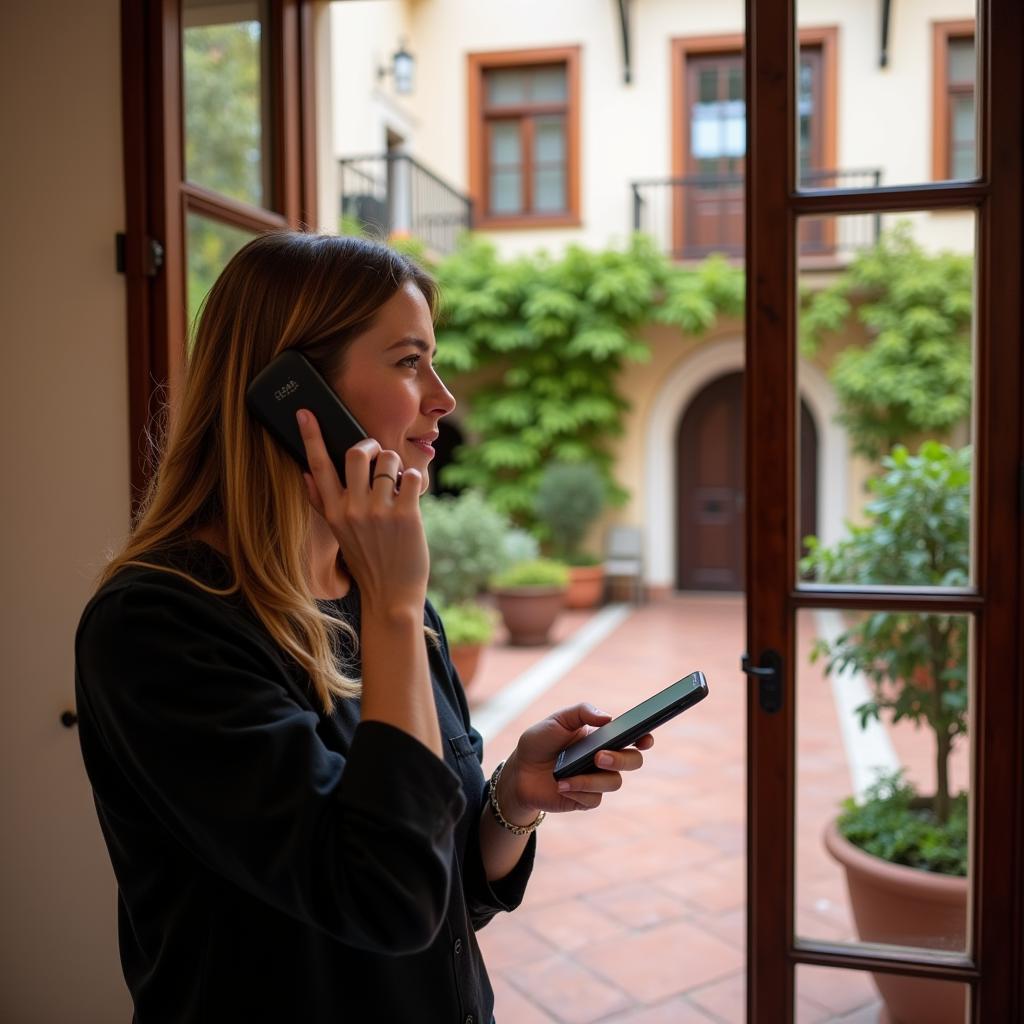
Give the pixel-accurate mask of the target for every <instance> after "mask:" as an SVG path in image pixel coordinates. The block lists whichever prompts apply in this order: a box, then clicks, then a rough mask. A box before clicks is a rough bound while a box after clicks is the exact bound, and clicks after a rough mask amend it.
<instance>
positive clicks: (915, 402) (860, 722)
mask: <svg viewBox="0 0 1024 1024" xmlns="http://www.w3.org/2000/svg"><path fill="white" fill-rule="evenodd" d="M803 6H804V4H803V3H801V4H800V5H799V9H798V5H797V3H796V2H795V0H752V2H751V3H750V4H749V5H748V18H749V20H748V45H747V51H746V81H747V83H750V84H748V88H747V110H748V111H749V112H750V114H749V132H748V147H747V155H746V161H747V176H746V190H747V191H746V197H747V222H746V229H747V237H746V241H747V246H746V248H747V253H748V273H747V282H748V283H747V289H748V291H747V341H746V344H747V350H746V358H747V374H746V380H745V384H746V387H745V406H744V408H745V415H746V423H745V438H746V453H747V464H746V481H747V487H746V494H747V505H746V508H747V516H746V523H747V527H746V529H747V534H746V541H747V543H746V580H747V650H748V658H747V659H746V661H745V668H746V671H747V673H748V680H749V687H750V688H749V691H748V716H747V724H748V822H749V825H748V828H749V836H748V907H749V909H748V981H749V984H748V993H747V1010H748V1012H747V1019H748V1021H749V1022H762V1024H768V1022H770V1024H779V1022H789V1021H794V1020H797V1019H801V1020H803V1019H806V1020H815V1021H822V1022H832V1021H840V1020H852V1019H856V1020H857V1021H864V1022H872V1024H873V1022H874V1021H879V1022H881V1021H886V1020H897V1021H900V1022H901V1024H943V1022H946V1021H949V1022H952V1024H964V1022H966V1021H971V1022H974V1024H982V1022H992V1021H1009V1020H1019V1019H1021V1013H1022V1012H1024V1005H1022V1002H1021V1000H1022V991H1021V980H1020V977H1019V975H1020V972H1019V970H1018V966H1019V964H1020V963H1021V955H1022V950H1024V914H1022V902H1021V901H1022V893H1021V873H1020V867H1019V866H1020V864H1021V863H1022V856H1024V849H1022V829H1021V825H1022V822H1024V814H1022V805H1024V784H1022V779H1024V773H1022V771H1021V755H1022V749H1024V722H1022V707H1024V701H1022V694H1021V646H1020V624H1021V611H1022V605H1021V592H1020V579H1021V559H1022V546H1021V505H1022V495H1021V493H1020V487H1021V480H1022V478H1024V477H1022V472H1021V466H1022V420H1021V407H1022V397H1024V396H1022V375H1021V374H1022V363H1021V324H1020V301H1019V295H1020V287H1021V267H1022V264H1021V247H1022V234H1021V204H1020V195H1019V182H1020V180H1021V170H1022V168H1021V154H1022V151H1024V146H1022V136H1021V124H1022V121H1021V113H1022V105H1021V93H1022V90H1021V82H1020V73H1019V57H1018V56H1017V55H1018V54H1019V52H1020V46H1021V43H1022V38H1024V19H1022V14H1021V10H1020V8H1019V6H1018V5H1017V4H1015V3H1012V2H1009V0H980V2H979V6H978V10H977V11H976V12H975V17H974V18H973V19H971V22H972V23H973V25H974V26H975V27H974V30H973V31H974V35H973V37H972V38H973V40H974V44H973V46H972V48H971V49H970V54H971V55H973V56H972V57H965V56H964V53H966V52H967V50H966V48H964V47H963V46H961V47H960V49H959V50H956V51H955V52H952V53H950V54H949V55H946V56H943V57H942V59H941V60H939V59H938V58H937V59H936V61H931V62H930V61H929V60H928V59H927V57H928V55H929V53H930V47H931V45H932V41H933V39H934V40H938V39H939V38H940V36H942V33H940V32H938V31H937V30H936V29H935V26H934V24H933V22H935V21H937V20H939V19H940V17H941V16H943V15H944V14H945V12H946V9H945V8H942V9H941V10H940V9H939V7H938V6H936V9H935V11H934V12H931V11H930V9H929V10H925V11H924V12H923V14H922V16H921V17H920V18H919V19H918V22H919V24H916V25H914V26H911V25H910V21H911V20H913V19H910V20H903V21H899V20H892V21H891V23H890V19H887V18H883V21H884V22H885V24H883V31H882V35H881V41H880V43H879V49H878V51H877V52H875V53H873V54H871V55H869V56H871V57H872V58H873V62H874V64H873V66H872V64H870V63H867V62H866V61H862V62H861V63H860V64H859V65H858V70H857V71H856V73H851V74H848V75H847V77H846V78H842V77H841V78H840V79H839V81H838V82H837V83H836V85H835V88H836V90H837V91H838V100H837V103H836V105H835V106H836V109H837V110H838V117H839V119H840V120H839V125H838V128H837V127H836V125H835V124H833V125H831V126H830V125H825V126H824V130H825V132H826V134H829V133H834V134H835V136H836V137H837V138H838V145H837V163H836V164H835V168H836V170H837V174H836V175H835V176H832V177H830V178H829V180H826V181H820V182H819V181H814V180H812V179H811V178H810V177H809V176H808V175H807V174H806V171H805V169H804V173H801V170H802V168H801V159H800V157H801V154H802V151H803V149H802V146H801V142H803V136H804V134H805V132H806V125H805V123H804V120H803V119H802V115H803V114H804V113H805V108H806V103H805V102H804V101H805V99H806V93H807V88H806V85H807V83H806V82H805V81H804V79H806V78H807V77H808V75H809V74H810V75H812V76H813V74H814V69H813V68H811V69H810V71H808V65H807V63H806V61H801V59H800V51H799V45H798V39H799V35H798V30H800V29H803V28H804V26H803V24H802V17H803V14H804V11H803V9H802V8H803ZM807 7H808V9H809V8H810V4H807ZM828 7H829V5H827V4H826V5H824V6H823V5H822V4H820V3H815V4H814V6H813V10H810V9H809V10H808V19H809V20H811V19H813V21H811V23H816V24H820V23H822V22H825V23H828V24H829V26H830V30H831V31H833V38H834V39H835V40H837V46H838V49H839V67H840V68H844V67H847V66H849V64H850V61H851V60H852V59H853V53H852V50H851V51H850V53H848V54H845V55H844V52H843V45H844V43H845V44H847V45H849V46H850V47H854V46H855V45H856V42H857V40H858V39H864V38H872V39H878V36H877V35H875V34H874V33H877V25H876V24H875V21H874V20H873V21H872V22H871V33H872V34H870V35H869V34H868V32H867V22H864V24H863V25H862V24H861V23H860V21H858V19H859V18H861V13H860V12H858V11H857V10H856V9H855V8H856V5H852V6H851V5H846V4H841V3H838V2H836V3H834V4H833V5H832V11H831V16H830V12H829V11H828V10H826V8H828ZM923 7H928V5H927V4H926V5H923ZM887 9H888V5H883V10H887ZM961 13H962V12H961ZM946 16H948V15H946ZM870 17H871V18H872V19H876V20H877V9H874V8H873V9H872V11H871V12H870ZM862 29H863V31H861V30H862ZM965 31H970V29H969V28H968V29H966V30H965V29H963V28H962V27H961V28H960V29H958V32H959V33H960V36H959V37H958V38H962V37H963V35H964V32H965ZM947 35H949V34H948V33H947ZM918 36H920V38H918ZM951 38H952V37H951ZM956 41H957V39H956V38H954V42H956ZM936 45H937V44H936ZM961 51H963V52H961ZM858 54H859V55H860V56H861V57H863V56H865V55H864V54H861V53H860V51H858ZM970 59H974V60H976V61H977V67H976V68H970V67H968V68H966V69H964V68H960V69H959V71H960V73H959V75H958V77H957V82H960V81H969V82H972V83H974V85H973V86H972V90H971V91H970V92H968V91H967V90H966V89H963V88H961V89H960V91H959V92H957V93H956V94H955V96H954V101H955V103H956V105H957V106H956V116H957V117H959V119H960V123H961V130H960V132H959V135H958V136H957V138H958V139H959V140H961V141H960V142H958V143H957V145H958V146H959V150H958V151H957V152H956V154H955V159H951V160H949V161H948V164H947V165H944V166H948V167H950V168H952V170H951V171H949V172H948V174H947V172H946V171H943V173H942V174H941V175H940V176H939V177H940V180H937V181H936V180H932V179H933V166H935V164H934V161H933V159H932V151H931V147H930V145H929V141H930V140H929V138H928V135H927V131H926V130H921V131H919V132H918V131H916V130H912V125H911V121H910V120H908V116H907V115H908V111H912V110H913V109H914V106H913V105H914V103H915V102H920V103H921V104H925V103H927V104H933V103H934V105H935V109H934V111H932V110H931V108H930V107H929V108H924V107H922V112H927V113H929V115H930V114H931V113H933V112H934V113H935V118H934V121H935V123H938V124H940V125H946V124H947V123H948V121H949V116H950V115H949V114H948V107H949V105H950V103H951V102H953V101H950V100H949V99H948V96H947V95H946V93H948V92H949V89H948V88H947V87H946V86H943V87H942V88H939V86H938V85H937V84H936V83H937V82H938V81H939V79H937V78H935V77H933V72H935V71H936V69H943V68H945V69H947V71H948V67H949V66H950V63H951V62H953V63H955V62H956V61H957V60H959V61H960V63H961V64H963V62H964V61H965V60H967V61H968V63H970ZM915 62H916V65H915ZM915 66H916V68H917V74H918V78H917V79H914V73H915V72H914V69H915ZM943 74H944V75H946V71H944V72H943ZM946 76H947V77H949V76H948V75H946ZM933 86H934V88H933ZM901 118H902V120H901ZM869 122H870V130H865V126H866V125H867V124H868V123H869ZM925 122H926V123H931V122H930V121H929V120H928V119H927V118H926V119H925ZM947 134H951V133H947ZM887 140H888V142H887ZM896 140H899V141H900V144H899V145H896V144H895V143H896ZM964 140H966V141H964ZM975 140H977V144H976V147H975V148H974V149H972V150H971V151H970V152H967V147H968V143H970V145H971V146H974V144H975ZM846 167H850V168H856V169H858V170H863V169H864V168H867V169H868V170H869V171H870V172H871V180H873V181H875V182H877V183H878V184H875V185H867V186H865V185H864V184H863V183H852V182H853V180H854V176H853V175H846V174H845V173H839V172H844V169H845V168H846ZM954 175H955V176H954ZM947 177H948V178H949V180H941V179H945V178H947ZM889 182H892V183H895V184H887V183H889ZM808 238H816V239H823V240H828V243H829V244H828V249H829V250H830V258H829V260H828V261H827V263H826V264H823V262H822V260H821V259H820V258H818V259H815V258H814V254H813V253H812V252H809V251H808V249H807V246H806V239H808ZM801 241H803V242H804V244H803V245H801V244H800V242H801ZM804 409H807V410H809V414H810V415H811V416H812V417H813V418H814V419H815V421H816V423H815V425H816V441H815V447H814V450H813V452H809V451H807V450H805V448H804V445H802V443H801V438H806V437H807V432H806V431H805V430H802V429H801V419H802V415H803V410H804ZM804 444H806V442H804ZM809 473H813V475H814V479H815V480H816V481H817V482H816V484H815V487H816V489H817V494H818V497H819V502H818V518H817V520H816V522H815V530H814V535H813V539H809V537H808V536H807V535H806V530H805V529H801V514H800V496H801V493H802V492H803V491H804V490H806V487H805V486H804V485H805V483H806V478H807V476H808V474H809ZM804 519H805V520H806V517H804ZM875 875H878V876H880V879H881V880H880V881H878V880H877V879H875V878H874V876H875ZM869 876H870V878H869ZM933 883H934V884H933ZM872 886H875V892H874V903H873V904H872V903H871V894H870V893H868V892H867V891H868V890H869V889H871V888H872ZM926 889H933V890H937V893H938V895H934V893H933V894H932V895H931V896H929V897H928V899H930V900H931V902H930V903H927V900H925V897H924V896H923V895H921V894H923V893H924V891H925V890H926ZM866 894H867V899H865V895H866ZM919 895H921V898H920V899H918V898H917V897H918V896H919ZM915 903H927V907H928V908H930V909H925V911H924V913H923V916H918V910H919V908H918V907H915V906H911V904H915Z"/></svg>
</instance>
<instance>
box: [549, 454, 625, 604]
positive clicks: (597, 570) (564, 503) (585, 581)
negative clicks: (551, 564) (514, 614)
mask: <svg viewBox="0 0 1024 1024" xmlns="http://www.w3.org/2000/svg"><path fill="white" fill-rule="evenodd" d="M606 496H607V489H606V487H605V482H604V477H603V476H602V475H601V471H600V470H599V469H598V468H597V466H595V465H594V464H593V463H592V462H574V463H566V462H554V463H551V464H550V465H549V466H547V467H546V468H545V470H544V472H543V473H542V474H541V478H540V483H539V484H538V487H537V495H536V498H535V501H534V512H535V513H536V516H537V520H538V522H539V523H540V524H541V525H542V526H543V528H544V529H545V531H546V533H547V535H548V536H549V537H550V540H551V547H552V550H553V552H554V555H555V557H556V558H558V559H560V560H561V561H563V562H565V563H566V564H568V566H569V589H568V591H567V593H566V596H565V607H566V608H593V607H594V605H596V604H597V603H598V602H599V601H600V600H601V595H602V593H603V592H604V565H603V563H602V560H601V559H600V558H598V557H597V556H595V555H592V554H589V553H586V552H584V551H582V550H581V544H582V542H583V538H584V537H585V536H586V533H587V530H588V529H589V527H590V525H591V524H592V523H593V522H594V521H595V520H596V519H597V518H598V517H599V516H600V515H601V511H602V509H603V508H604V504H605V499H606Z"/></svg>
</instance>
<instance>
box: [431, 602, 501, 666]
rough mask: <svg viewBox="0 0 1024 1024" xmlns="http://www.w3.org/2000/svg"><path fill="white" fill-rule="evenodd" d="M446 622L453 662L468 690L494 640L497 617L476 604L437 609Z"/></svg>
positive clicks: (493, 612) (445, 627)
mask: <svg viewBox="0 0 1024 1024" xmlns="http://www.w3.org/2000/svg"><path fill="white" fill-rule="evenodd" d="M436 607H437V612H438V614H439V615H440V616H441V621H442V622H444V631H445V634H446V635H447V637H448V648H449V650H450V651H451V655H452V661H453V662H454V664H455V668H456V670H457V671H458V673H459V678H460V679H461V680H462V683H463V685H464V686H468V685H469V683H470V681H471V680H472V679H473V677H474V676H475V675H476V674H477V671H478V669H479V667H480V657H481V654H482V653H483V649H484V647H486V646H487V645H488V644H489V643H490V642H491V640H492V639H493V637H494V630H495V627H496V625H497V618H498V616H497V613H496V612H495V611H494V609H493V608H487V607H485V606H484V605H482V604H479V603H478V602H476V601H463V602H462V603H460V604H453V605H444V604H440V603H438V604H437V605H436Z"/></svg>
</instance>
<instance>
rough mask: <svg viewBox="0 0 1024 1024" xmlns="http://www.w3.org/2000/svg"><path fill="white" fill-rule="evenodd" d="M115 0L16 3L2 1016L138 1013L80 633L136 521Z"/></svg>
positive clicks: (8, 140) (12, 19)
mask: <svg viewBox="0 0 1024 1024" xmlns="http://www.w3.org/2000/svg"><path fill="white" fill-rule="evenodd" d="M119 11H120V5H119V3H118V0H90V2H89V3H87V4H83V3H81V2H80V0H15V2H9V3H4V4H2V5H0V97H2V99H0V138H2V139H3V140H4V145H3V149H4V154H3V158H2V160H0V187H2V192H3V195H4V198H5V203H4V238H3V246H2V249H0V253H2V255H0V260H2V263H0V308H2V309H3V319H2V325H3V331H2V336H0V337H2V340H0V360H2V362H0V365H2V373H0V379H2V380H3V381H4V401H3V402H2V403H0V410H2V412H0V416H2V417H3V420H2V429H0V446H2V452H3V462H2V465H3V481H4V483H3V510H4V515H3V531H2V534H0V537H2V540H0V544H2V552H3V574H2V582H0V587H2V597H0V603H2V607H3V616H2V617H0V623H2V626H0V628H2V631H3V632H2V636H3V660H4V672H3V675H2V683H0V686H2V692H3V713H2V714H0V752H2V753H0V757H2V763H0V794H2V798H0V799H2V804H0V809H2V820H3V825H4V828H3V831H4V839H3V845H2V854H0V858H2V860H0V878H2V880H3V881H2V886H3V888H2V900H0V906H2V908H3V909H2V912H0V1020H3V1021H10V1022H17V1024H36V1022H43V1024H50V1022H52V1024H66V1022H70V1021H74V1022H75V1024H91V1022H96V1024H109V1022H110V1021H117V1020H120V1021H127V1020H128V1019H130V1007H129V1000H128V996H127V992H126V990H125V986H124V982H123V979H122V978H121V972H120V966H119V963H118V959H117V944H116V933H115V888H114V881H113V875H112V872H111V869H110V863H109V861H108V859H107V854H106V850H105V848H104V846H103V843H102V840H101V837H100V832H99V827H98V825H97V821H96V814H95V811H94V809H93V805H92V798H91V794H90V790H89V786H88V783H87V780H86V777H85V772H84V770H83V767H82V760H81V754H80V752H79V746H78V736H77V734H76V733H75V732H74V730H68V729H65V728H64V727H63V726H62V725H61V724H60V722H59V716H60V713H61V712H62V711H63V710H64V709H65V708H70V707H72V706H73V703H74V701H73V698H74V689H73V686H74V675H73V650H72V642H73V637H74V631H75V626H76V624H77V621H78V617H79V614H80V612H81V610H82V606H83V605H84V603H85V601H86V598H87V596H88V594H89V591H90V577H91V576H92V575H93V572H94V569H95V568H96V566H97V565H98V563H99V561H100V559H101V557H102V555H103V551H104V548H105V546H106V545H108V544H110V543H112V542H114V541H116V539H117V538H118V537H119V535H121V534H122V533H123V531H124V530H125V529H126V527H127V512H128V435H127V426H126V424H127V395H126V358H125V298H124V284H123V280H122V278H121V277H120V276H119V275H118V274H117V273H116V271H115V268H114V234H115V232H117V231H120V230H122V229H123V227H124V195H123V187H122V166H121V112H120V107H121V97H120V89H121V83H120V20H119Z"/></svg>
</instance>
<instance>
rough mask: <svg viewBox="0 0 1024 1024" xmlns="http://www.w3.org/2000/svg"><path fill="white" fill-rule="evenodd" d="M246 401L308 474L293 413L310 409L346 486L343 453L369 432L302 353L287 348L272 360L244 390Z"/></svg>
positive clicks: (302, 445)
mask: <svg viewBox="0 0 1024 1024" xmlns="http://www.w3.org/2000/svg"><path fill="white" fill-rule="evenodd" d="M245 404H246V406H247V408H248V409H249V412H250V413H251V414H252V415H253V416H254V417H255V418H256V419H257V420H259V422H260V423H262V424H263V426H264V427H266V428H267V430H269V431H270V433H271V435H272V436H273V437H274V438H275V439H276V440H277V441H278V443H279V444H280V445H281V446H282V447H283V448H284V449H285V451H287V452H288V454H289V455H291V457H292V458H293V459H295V461H296V462H297V463H298V464H299V465H300V466H301V467H302V469H303V471H304V472H309V463H308V461H307V460H306V447H305V445H304V444H303V443H302V434H301V433H299V424H298V421H297V420H296V418H295V414H296V413H297V412H298V411H299V409H308V410H309V411H310V412H311V413H312V414H313V415H314V416H315V417H316V421H317V423H318V424H319V425H320V433H321V434H322V435H323V439H324V446H325V447H326V448H327V454H328V455H329V456H330V457H331V461H332V462H333V463H334V468H335V469H336V470H337V471H338V479H339V480H341V482H342V485H344V484H345V453H346V452H347V451H348V450H349V448H351V447H352V445H354V444H357V443H358V442H360V441H362V440H363V438H365V437H366V436H367V434H366V431H365V430H363V428H362V427H361V426H360V425H359V423H358V421H357V420H356V418H355V417H354V416H353V415H352V413H350V412H349V411H348V409H347V408H346V407H345V404H344V402H342V400H341V399H340V398H339V397H338V396H337V394H335V392H334V389H333V388H332V387H331V386H330V385H329V384H328V383H327V381H325V380H324V378H323V377H322V376H321V375H320V373H319V371H318V370H317V369H316V367H315V366H314V365H313V364H312V363H311V362H310V361H309V360H308V359H307V358H306V357H305V356H304V355H302V353H301V352H297V351H295V349H286V350H285V351H284V352H282V353H281V354H280V355H279V356H277V357H276V358H274V359H273V360H272V361H271V362H270V363H268V364H267V365H266V366H265V367H264V368H263V369H262V370H261V371H260V372H259V373H258V374H257V375H256V376H255V377H254V378H253V379H252V382H251V383H250V384H249V387H248V388H246V391H245ZM370 472H371V474H372V473H373V465H372V463H371V466H370Z"/></svg>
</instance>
